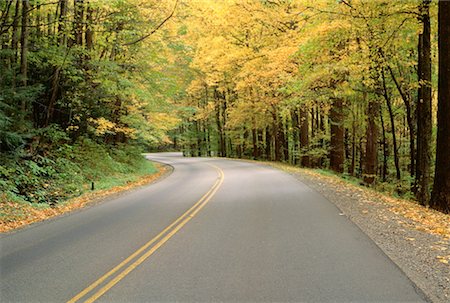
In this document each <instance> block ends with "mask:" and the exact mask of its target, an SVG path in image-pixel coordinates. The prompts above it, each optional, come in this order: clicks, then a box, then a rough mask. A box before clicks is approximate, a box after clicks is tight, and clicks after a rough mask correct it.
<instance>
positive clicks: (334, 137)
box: [330, 98, 344, 173]
mask: <svg viewBox="0 0 450 303" xmlns="http://www.w3.org/2000/svg"><path fill="white" fill-rule="evenodd" d="M330 131H331V140H330V167H331V169H332V170H333V171H335V172H338V173H343V172H344V103H343V101H342V99H341V98H335V99H333V102H332V105H331V109H330Z"/></svg>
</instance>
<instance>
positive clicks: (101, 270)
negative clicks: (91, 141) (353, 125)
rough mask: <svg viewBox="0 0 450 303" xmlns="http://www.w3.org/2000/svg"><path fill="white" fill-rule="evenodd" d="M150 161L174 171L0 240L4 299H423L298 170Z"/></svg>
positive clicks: (172, 156) (159, 157) (164, 158)
mask: <svg viewBox="0 0 450 303" xmlns="http://www.w3.org/2000/svg"><path fill="white" fill-rule="evenodd" d="M148 157H149V159H152V160H155V161H160V162H163V163H166V164H169V165H172V166H173V167H174V171H173V173H172V174H171V175H170V176H168V177H166V178H164V179H162V180H161V181H159V182H157V183H154V184H151V185H149V186H146V187H143V188H141V189H139V190H135V191H132V192H130V193H127V194H125V195H122V196H120V197H116V198H112V199H111V200H109V201H105V202H104V203H101V204H98V205H95V206H93V207H90V208H87V209H84V210H82V211H77V212H74V213H72V214H70V215H67V216H62V217H59V218H57V219H53V220H49V221H47V222H45V223H41V224H34V225H32V226H30V227H29V228H26V229H23V230H21V231H18V232H15V233H11V234H6V235H3V236H2V238H1V239H0V279H1V288H0V301H1V302H93V301H99V302H168V301H170V302H173V301H179V302H217V301H221V302H223V301H227V302H249V301H252V302H263V301H266V302H275V301H276V302H281V301H283V302H350V301H354V302H355V301H357V302H425V301H427V299H426V298H425V297H424V295H423V294H422V292H421V291H420V290H418V289H417V288H416V287H415V286H414V284H413V283H412V282H411V281H410V280H409V279H408V278H407V277H406V276H405V274H404V273H403V272H402V271H401V270H400V269H399V268H398V267H397V266H396V265H395V264H394V263H393V262H392V261H391V260H390V259H389V258H388V257H387V256H386V255H385V254H384V253H383V252H382V251H381V250H380V249H379V248H378V247H377V246H376V245H375V244H374V243H373V242H372V240H370V239H369V238H368V237H367V236H366V235H365V234H364V233H363V232H362V231H361V230H360V229H359V228H358V227H357V226H356V225H354V224H353V223H352V222H351V221H349V220H348V218H347V217H346V216H343V215H342V214H341V213H340V211H339V209H337V208H336V207H335V206H334V205H333V204H331V203H330V202H329V201H328V200H327V199H325V198H324V197H323V196H321V195H320V194H318V193H317V192H316V191H314V190H312V189H311V188H310V187H308V186H306V185H305V184H303V183H301V182H300V181H298V180H297V179H295V178H294V177H292V176H290V175H288V174H286V173H283V172H281V171H278V170H275V169H272V168H269V167H266V166H262V165H258V164H254V163H247V162H243V161H233V160H226V159H211V158H183V157H182V156H181V154H179V153H161V154H151V155H149V156H148Z"/></svg>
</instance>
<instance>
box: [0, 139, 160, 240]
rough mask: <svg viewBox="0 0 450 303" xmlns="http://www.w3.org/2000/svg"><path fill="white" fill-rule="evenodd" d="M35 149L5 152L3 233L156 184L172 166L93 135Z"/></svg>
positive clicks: (0, 199) (0, 204)
mask: <svg viewBox="0 0 450 303" xmlns="http://www.w3.org/2000/svg"><path fill="white" fill-rule="evenodd" d="M40 146H42V143H41V144H40ZM31 150H33V149H30V150H28V152H27V153H21V154H16V155H15V156H9V157H6V156H4V155H2V156H1V161H0V191H1V192H0V232H5V231H9V230H12V229H16V228H19V227H22V226H25V225H28V224H30V223H33V222H37V221H42V220H45V219H47V218H50V217H53V216H57V215H60V214H62V213H65V212H68V211H71V210H74V209H78V208H81V207H83V206H85V205H86V204H89V203H91V202H93V201H98V200H99V199H100V198H101V197H104V196H106V195H109V194H112V193H116V192H119V191H123V190H127V189H130V188H132V187H135V186H139V185H143V184H145V183H148V182H151V181H153V180H155V179H157V178H158V177H159V176H160V175H161V174H162V173H163V172H164V171H165V169H166V168H165V167H163V166H162V165H158V164H155V163H152V162H150V161H148V160H146V159H145V158H144V157H143V156H142V155H141V152H142V151H141V150H140V149H139V148H137V147H135V146H128V145H115V146H107V145H104V144H98V143H95V142H93V141H92V140H89V139H83V140H79V141H78V142H77V143H75V144H73V145H69V144H61V145H59V146H54V145H53V146H52V147H51V148H47V149H46V151H35V150H34V151H33V152H31ZM92 182H94V188H95V190H92V189H91V186H92Z"/></svg>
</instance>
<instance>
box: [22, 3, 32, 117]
mask: <svg viewBox="0 0 450 303" xmlns="http://www.w3.org/2000/svg"><path fill="white" fill-rule="evenodd" d="M29 10H30V1H29V0H23V1H22V34H21V35H20V45H21V48H20V77H21V82H22V86H27V81H28V79H27V78H28V60H27V56H28V34H29V28H28V17H29V16H28V15H29V13H28V11H29ZM21 109H22V115H24V114H25V112H26V103H25V100H23V99H22V101H21Z"/></svg>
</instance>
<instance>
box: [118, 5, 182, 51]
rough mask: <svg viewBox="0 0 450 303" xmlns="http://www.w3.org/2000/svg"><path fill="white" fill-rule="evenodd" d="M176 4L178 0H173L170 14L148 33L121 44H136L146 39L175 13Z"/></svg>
mask: <svg viewBox="0 0 450 303" xmlns="http://www.w3.org/2000/svg"><path fill="white" fill-rule="evenodd" d="M177 5H178V0H176V1H175V5H174V6H173V9H172V12H171V13H170V15H169V16H167V17H166V18H165V19H164V20H163V21H162V22H161V23H160V24H159V25H158V26H157V27H155V28H154V29H153V30H152V31H151V32H150V33H148V34H146V35H144V36H142V37H140V38H139V39H137V40H134V41H132V42H128V43H125V44H123V45H132V44H136V43H138V42H141V41H142V40H145V39H147V38H148V37H150V36H151V35H153V34H154V33H155V32H156V31H157V30H159V29H160V28H161V27H162V26H163V25H164V23H166V22H167V21H168V20H169V19H170V18H172V16H173V14H174V13H175V10H176V8H177Z"/></svg>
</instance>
